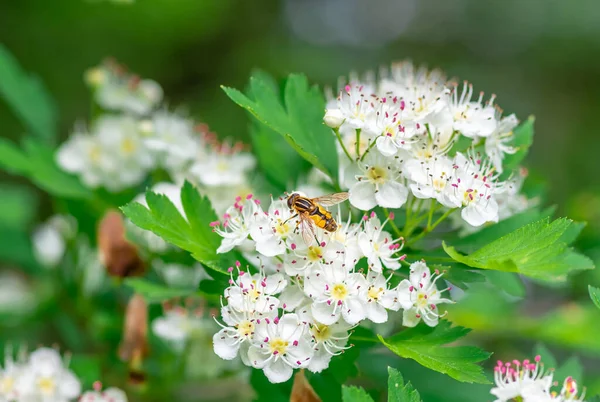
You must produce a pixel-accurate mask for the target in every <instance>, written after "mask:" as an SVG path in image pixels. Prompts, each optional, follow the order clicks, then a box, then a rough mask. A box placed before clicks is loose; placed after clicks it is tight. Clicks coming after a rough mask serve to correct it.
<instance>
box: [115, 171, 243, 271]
mask: <svg viewBox="0 0 600 402" xmlns="http://www.w3.org/2000/svg"><path fill="white" fill-rule="evenodd" d="M146 202H147V203H148V207H145V206H143V205H141V204H139V203H137V202H133V203H130V204H127V205H125V206H123V207H121V210H122V211H123V213H124V214H125V216H127V217H128V218H129V219H130V220H131V221H132V222H133V223H134V224H135V225H137V226H139V227H141V228H142V229H145V230H150V231H151V232H153V233H155V234H157V235H158V236H160V237H162V238H163V239H164V240H165V241H167V242H169V243H171V244H174V245H176V246H177V247H179V248H181V249H183V250H186V251H188V252H190V253H191V254H192V257H194V258H195V259H196V260H198V261H200V262H201V263H203V264H204V265H206V266H207V267H209V268H211V269H213V270H215V271H219V272H221V273H225V274H227V268H228V267H230V266H232V265H233V263H234V262H235V260H236V259H238V260H242V258H241V257H240V256H239V255H238V254H237V253H236V252H229V253H226V254H217V248H218V247H219V244H220V243H221V237H220V236H219V235H218V234H216V233H215V232H213V230H212V228H211V227H210V223H211V222H214V221H216V220H217V214H216V213H215V212H214V211H213V209H212V206H211V204H210V201H209V200H208V198H207V197H202V196H200V194H199V193H198V190H197V189H196V188H195V187H194V186H193V185H192V184H190V183H188V182H186V183H185V184H184V185H183V188H182V189H181V203H182V205H183V209H184V212H185V215H186V217H183V216H182V215H181V213H180V212H179V210H178V209H177V207H175V205H174V204H173V203H172V202H171V200H169V198H168V197H167V196H165V195H162V194H155V193H152V192H147V193H146Z"/></svg>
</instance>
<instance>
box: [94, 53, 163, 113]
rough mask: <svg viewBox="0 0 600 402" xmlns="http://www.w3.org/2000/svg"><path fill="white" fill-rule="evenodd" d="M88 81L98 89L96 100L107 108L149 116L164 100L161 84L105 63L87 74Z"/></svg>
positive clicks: (96, 90) (113, 64)
mask: <svg viewBox="0 0 600 402" xmlns="http://www.w3.org/2000/svg"><path fill="white" fill-rule="evenodd" d="M86 81H87V82H88V83H89V84H90V85H91V86H92V87H94V89H95V98H96V101H97V102H98V104H99V105H100V106H102V107H103V108H105V109H111V110H118V111H123V112H130V113H134V114H147V113H149V112H150V111H151V110H152V109H153V108H154V107H155V106H156V105H157V104H158V103H159V102H160V101H161V99H162V96H163V91H162V88H161V87H160V85H158V84H157V83H156V82H155V81H152V80H141V79H140V78H139V77H137V76H135V75H131V74H127V73H126V72H125V70H124V68H123V67H122V66H119V65H116V64H115V63H111V62H109V63H105V64H104V65H103V66H101V67H97V68H95V69H92V70H90V71H88V73H87V74H86Z"/></svg>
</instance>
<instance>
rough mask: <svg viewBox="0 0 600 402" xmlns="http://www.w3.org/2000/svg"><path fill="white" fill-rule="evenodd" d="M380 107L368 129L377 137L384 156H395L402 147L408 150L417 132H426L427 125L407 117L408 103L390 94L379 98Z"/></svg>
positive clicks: (378, 145) (380, 150) (379, 148)
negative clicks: (406, 108)
mask: <svg viewBox="0 0 600 402" xmlns="http://www.w3.org/2000/svg"><path fill="white" fill-rule="evenodd" d="M379 102H380V107H379V108H378V109H377V111H376V113H375V114H376V117H375V118H374V119H373V122H372V124H371V125H370V127H368V131H369V132H370V133H371V134H373V136H375V137H376V140H375V141H376V145H377V149H378V150H379V152H381V154H382V155H384V156H394V155H396V154H397V153H398V151H399V150H400V149H405V150H408V149H410V148H411V146H412V144H413V143H414V141H412V140H411V139H412V138H413V137H414V136H415V135H417V134H423V133H425V126H424V125H422V124H419V123H417V122H415V121H413V120H411V119H409V118H406V114H405V113H404V109H405V107H406V103H405V101H404V100H399V99H398V97H396V96H392V95H388V96H387V97H383V98H381V99H379Z"/></svg>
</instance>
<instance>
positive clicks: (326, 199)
mask: <svg viewBox="0 0 600 402" xmlns="http://www.w3.org/2000/svg"><path fill="white" fill-rule="evenodd" d="M349 196H350V194H348V193H347V192H344V193H335V194H329V195H324V196H322V197H317V198H313V199H312V200H311V201H312V202H315V203H317V204H321V205H322V206H324V207H331V206H333V205H337V204H339V203H340V202H344V201H346V200H347V199H348V197H349Z"/></svg>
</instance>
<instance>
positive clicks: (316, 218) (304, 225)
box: [287, 192, 349, 245]
mask: <svg viewBox="0 0 600 402" xmlns="http://www.w3.org/2000/svg"><path fill="white" fill-rule="evenodd" d="M348 196H349V195H348V193H347V192H344V193H334V194H329V195H324V196H321V197H316V198H308V197H304V196H302V195H300V194H298V193H293V194H291V195H290V196H289V197H288V199H287V204H288V207H289V208H290V211H293V212H295V213H296V214H295V215H294V216H292V217H291V218H295V217H298V225H299V227H300V233H301V234H302V239H304V242H305V243H306V244H307V245H310V244H311V243H312V238H313V237H314V238H315V239H317V235H316V233H315V226H316V227H318V228H321V229H323V230H326V231H328V232H330V233H333V232H335V231H336V230H337V228H338V224H337V222H336V221H335V219H333V217H332V216H331V212H329V211H328V210H326V209H325V208H323V207H331V206H333V205H337V204H339V203H341V202H344V201H346V200H347V199H348ZM291 218H290V219H291ZM311 235H312V237H311ZM318 242H319V241H318V240H317V243H318Z"/></svg>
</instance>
